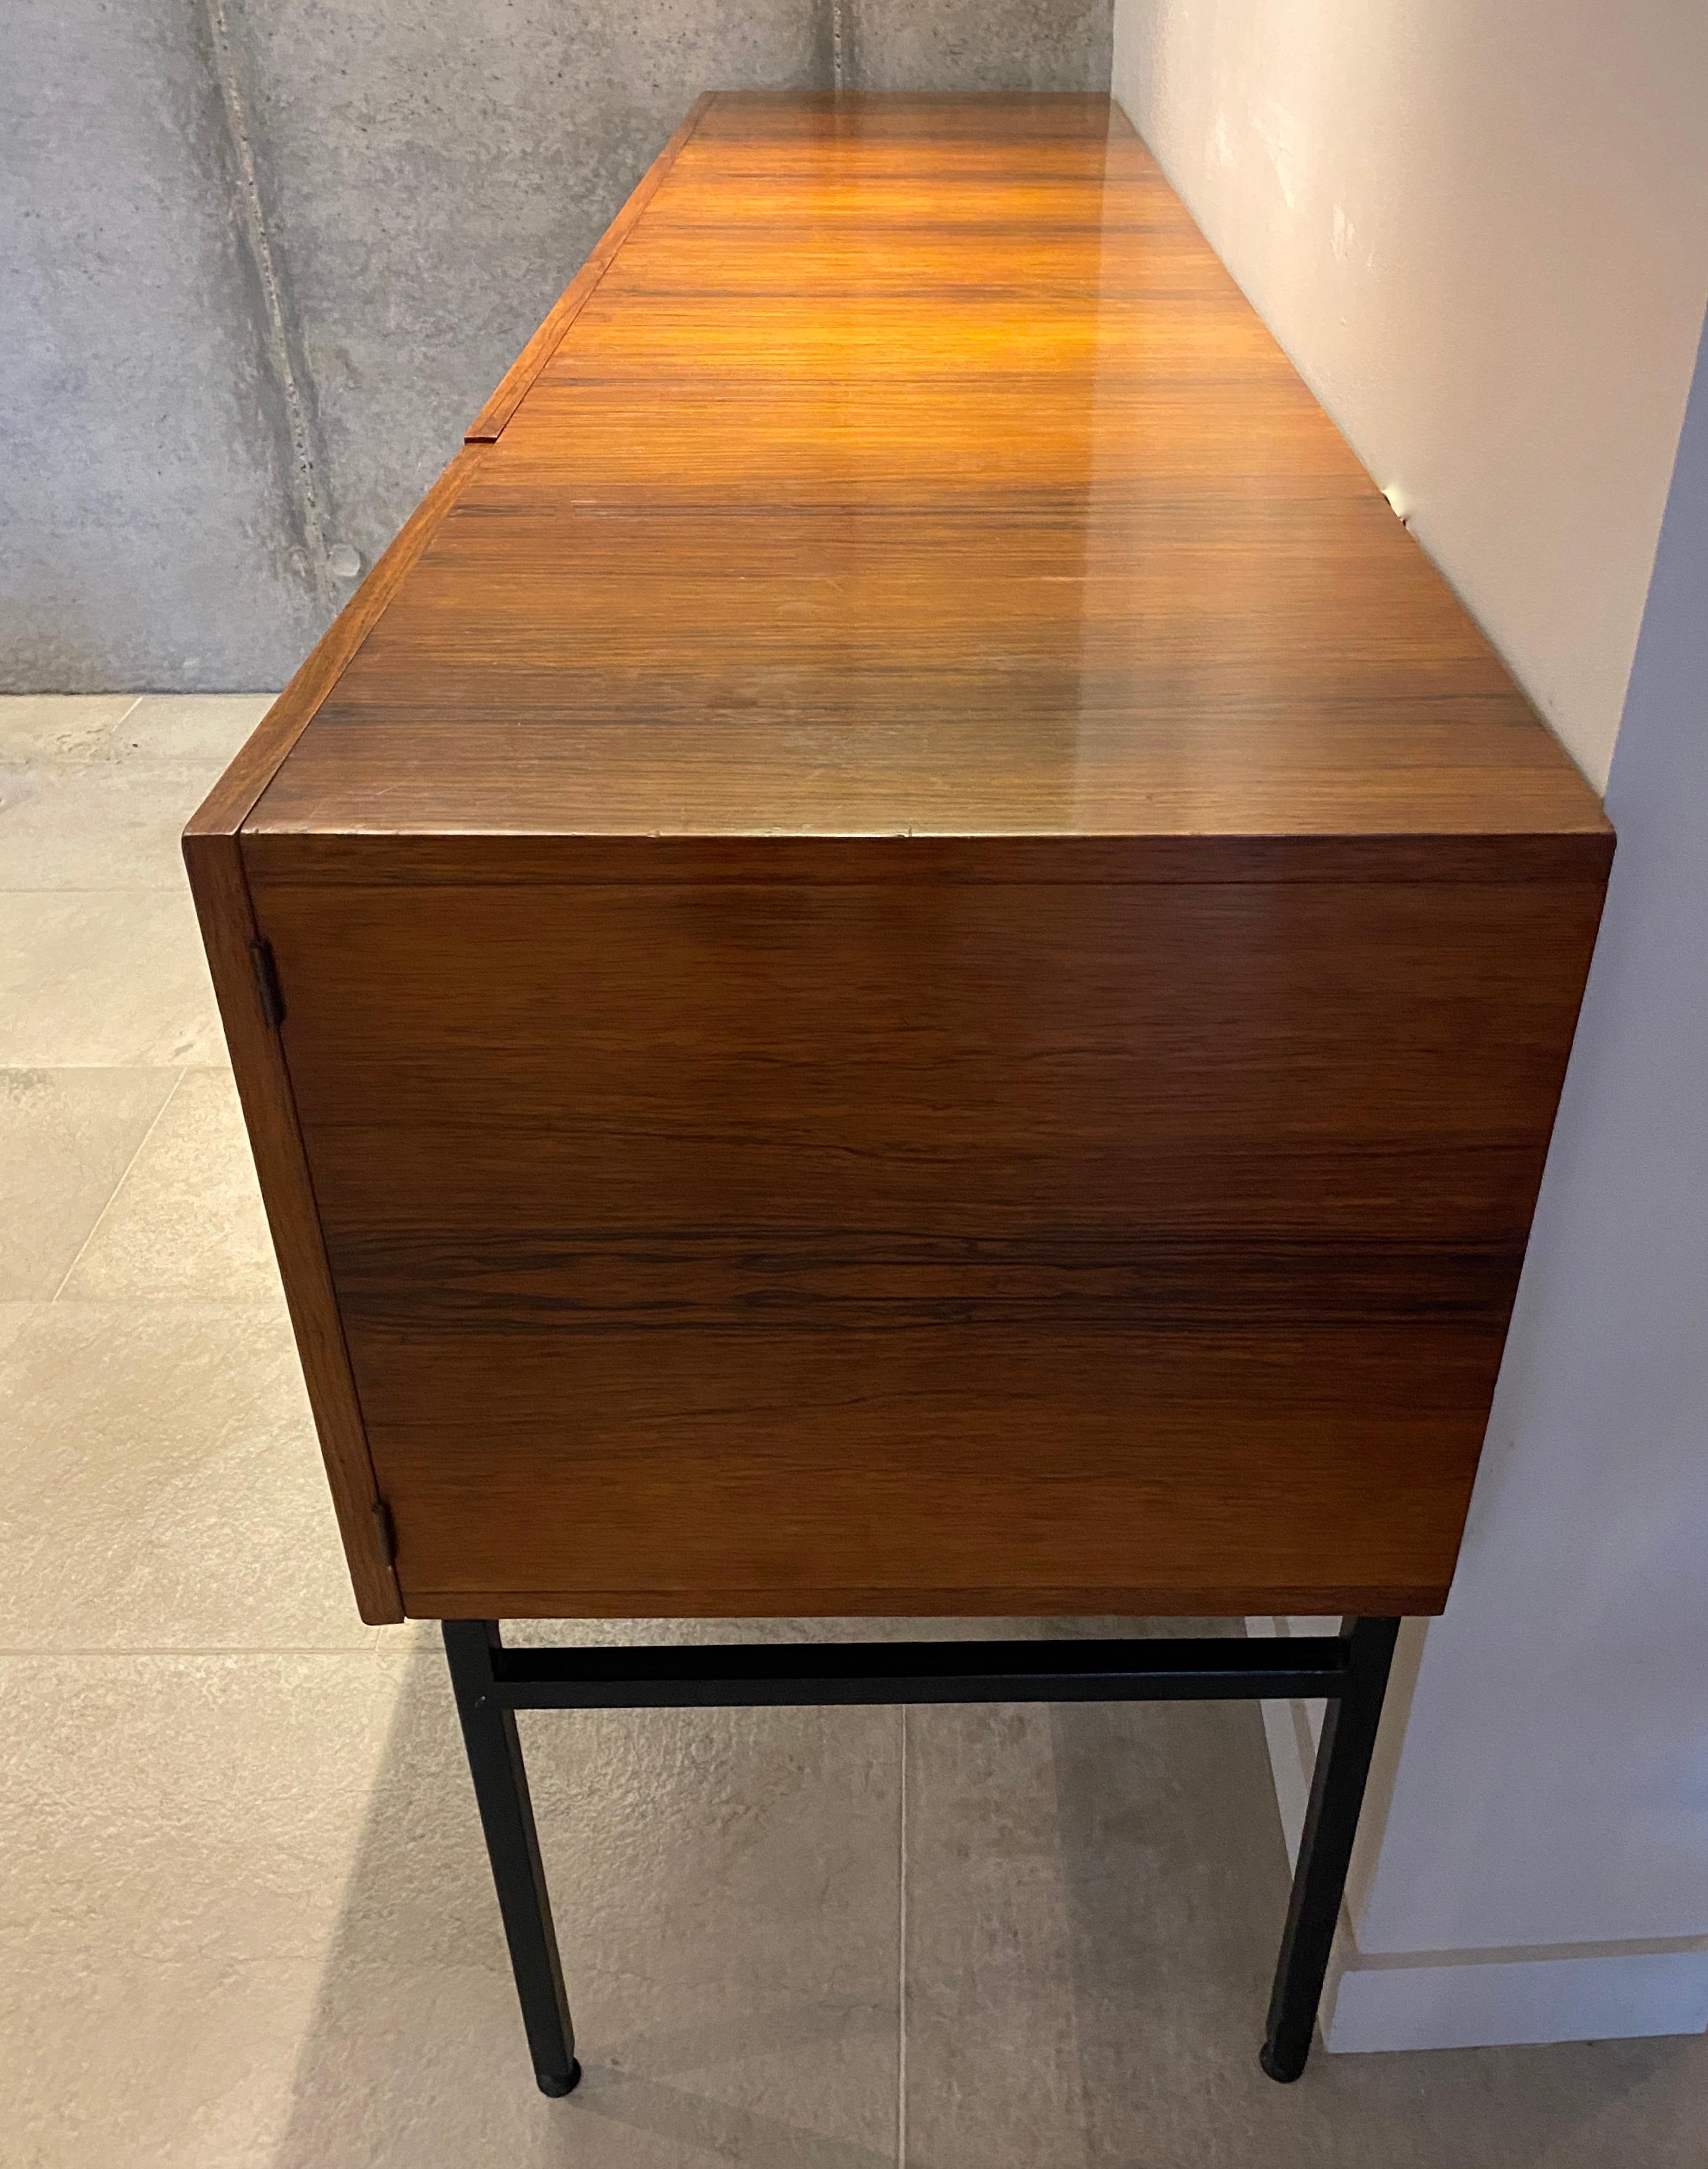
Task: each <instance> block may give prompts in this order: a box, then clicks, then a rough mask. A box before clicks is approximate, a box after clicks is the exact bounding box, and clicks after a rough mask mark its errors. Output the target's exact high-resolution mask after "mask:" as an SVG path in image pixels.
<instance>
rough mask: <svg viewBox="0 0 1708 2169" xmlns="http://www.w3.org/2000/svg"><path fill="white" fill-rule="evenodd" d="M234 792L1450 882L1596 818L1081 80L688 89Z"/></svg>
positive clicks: (1594, 849)
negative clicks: (957, 94)
mask: <svg viewBox="0 0 1708 2169" xmlns="http://www.w3.org/2000/svg"><path fill="white" fill-rule="evenodd" d="M286 747H288V749H289V750H288V751H286V752H285V757H284V759H283V760H282V764H281V763H280V761H279V753H280V751H281V749H284V748H286ZM275 770H276V773H275V772H274V771H275ZM222 790H223V791H225V793H226V799H225V802H224V805H223V807H215V808H213V809H210V810H211V811H212V813H214V814H215V816H217V815H218V814H219V813H221V812H223V813H224V814H225V815H226V818H227V819H228V822H229V825H230V826H233V827H235V826H237V825H240V824H241V825H242V827H243V829H244V833H245V834H246V836H247V838H250V839H253V842H254V845H256V846H258V853H259V855H260V856H261V858H262V859H263V860H264V858H265V855H266V851H267V845H266V842H265V839H268V838H273V837H281V838H282V837H291V838H294V839H303V838H305V837H312V836H314V835H316V834H333V835H338V836H343V837H349V836H350V835H352V834H355V835H371V836H373V837H375V838H376V839H377V838H381V837H391V838H395V839H399V844H400V846H402V845H403V844H404V839H417V842H416V846H415V848H416V850H417V851H419V850H420V848H421V839H444V838H450V839H455V838H466V839H472V838H476V837H481V836H488V837H490V836H504V837H510V838H514V839H524V838H529V839H542V845H550V844H551V839H584V840H585V845H586V849H587V851H588V853H590V854H591V858H590V859H589V861H588V863H589V864H590V865H597V864H600V863H603V862H604V859H608V858H609V856H610V855H612V854H613V853H615V855H617V857H618V858H619V859H620V860H621V861H624V862H625V863H632V861H633V854H634V851H635V850H636V847H638V846H641V845H645V846H646V848H647V849H648V850H649V851H650V852H651V853H652V855H653V856H654V859H655V861H657V863H659V864H661V865H662V863H664V861H668V858H669V857H670V855H671V854H672V852H673V850H684V849H686V850H687V851H688V852H689V856H690V859H691V861H692V863H693V864H694V865H695V866H700V867H702V868H705V867H715V866H719V865H722V866H728V867H729V868H731V869H732V870H737V869H743V868H748V867H751V866H753V864H755V863H756V862H757V859H758V858H764V857H766V856H767V855H769V857H770V858H771V859H772V860H773V861H776V858H777V854H778V851H779V850H781V851H782V854H783V856H784V857H785V858H790V857H794V858H796V859H799V858H800V856H801V853H802V851H803V850H805V848H806V847H805V846H803V845H793V846H790V845H787V844H786V843H785V840H784V839H811V840H812V843H813V847H814V849H815V850H816V851H817V855H818V858H817V862H818V863H822V864H824V865H826V866H828V865H831V864H834V863H837V862H838V859H837V855H835V854H828V855H827V854H826V853H825V852H824V850H823V845H824V842H825V839H847V840H849V841H850V842H851V841H852V839H869V840H868V841H867V842H865V843H864V844H862V845H858V846H855V850H856V852H857V853H858V852H859V851H865V852H867V853H868V854H870V851H871V850H878V849H881V850H883V851H884V852H885V853H886V854H887V855H888V856H889V858H890V859H891V861H894V860H896V858H897V854H898V852H899V851H900V850H901V846H902V844H903V843H905V844H906V845H907V846H908V847H909V862H910V863H911V862H916V861H917V863H918V864H919V865H920V866H922V867H925V866H930V867H932V868H934V869H936V870H939V871H941V870H943V869H944V868H945V867H946V866H950V863H951V861H953V860H954V858H955V855H956V854H957V853H963V854H964V853H966V852H971V853H972V854H973V855H974V856H975V857H979V858H985V859H988V858H989V857H990V855H991V854H992V852H995V853H997V854H998V856H999V858H1000V860H1001V862H1002V863H1003V865H1004V866H1014V865H1019V864H1024V862H1026V861H1027V860H1028V859H1029V858H1033V859H1035V858H1037V857H1038V856H1039V855H1040V854H1042V855H1046V856H1047V858H1048V860H1049V861H1050V866H1051V871H1052V873H1056V874H1060V873H1062V872H1063V871H1066V872H1067V873H1069V874H1070V875H1071V873H1072V870H1073V868H1074V867H1075V866H1081V867H1083V869H1084V870H1085V871H1086V872H1087V873H1088V875H1090V876H1092V877H1109V876H1110V875H1114V876H1115V877H1120V873H1121V871H1123V870H1126V871H1132V872H1134V873H1136V874H1139V875H1143V874H1145V873H1147V872H1150V871H1160V872H1162V873H1163V875H1165V876H1166V874H1167V873H1168V871H1169V870H1170V868H1171V867H1173V866H1177V865H1178V866H1182V867H1184V868H1186V869H1188V870H1190V869H1191V868H1193V867H1195V866H1198V865H1200V864H1202V865H1204V866H1207V867H1209V868H1210V869H1211V870H1212V871H1215V872H1216V874H1217V875H1218V876H1222V877H1226V876H1228V875H1232V876H1235V877H1237V875H1238V873H1239V872H1240V871H1241V870H1242V861H1244V860H1250V861H1252V864H1253V869H1255V870H1259V871H1274V869H1275V868H1277V867H1278V866H1285V865H1286V864H1288V863H1292V864H1295V865H1296V866H1299V867H1301V868H1302V869H1306V870H1309V871H1318V872H1322V871H1356V870H1357V869H1358V867H1359V865H1360V864H1362V863H1364V862H1365V861H1367V860H1368V859H1369V858H1370V855H1371V854H1372V853H1374V854H1375V855H1376V857H1377V859H1378V861H1381V862H1382V863H1384V864H1385V863H1386V862H1387V860H1388V859H1390V858H1391V857H1392V856H1393V855H1396V854H1397V855H1401V856H1403V855H1404V854H1405V853H1406V852H1407V851H1408V850H1409V851H1410V852H1412V853H1413V855H1416V854H1417V853H1418V852H1419V851H1421V850H1424V849H1425V848H1426V846H1427V848H1428V849H1429V851H1430V852H1431V853H1432V855H1433V856H1432V861H1431V862H1432V863H1433V864H1434V865H1435V866H1437V867H1438V868H1439V871H1442V872H1443V873H1445V874H1446V875H1447V876H1448V877H1452V875H1453V873H1454V872H1455V870H1456V871H1461V872H1467V873H1471V874H1473V875H1474V874H1478V873H1482V874H1487V873H1490V872H1493V871H1497V870H1499V871H1514V872H1525V871H1535V872H1538V873H1543V872H1552V871H1567V870H1587V869H1588V868H1589V867H1590V866H1597V865H1600V864H1602V863H1604V860H1605V855H1606V852H1607V850H1608V848H1609V845H1610V839H1609V836H1608V834H1607V830H1606V825H1605V823H1604V820H1603V818H1602V816H1601V813H1600V812H1599V807H1598V806H1597V803H1596V801H1595V799H1594V795H1593V794H1592V793H1591V791H1589V790H1588V787H1587V786H1585V784H1584V783H1583V781H1582V780H1581V778H1580V777H1579V776H1578V774H1577V772H1576V770H1574V769H1573V768H1572V765H1571V763H1570V761H1569V760H1568V759H1567V758H1566V756H1565V755H1564V754H1563V753H1562V751H1561V750H1560V749H1559V748H1558V746H1557V745H1556V743H1555V741H1554V740H1553V738H1551V735H1550V734H1549V733H1548V732H1547V730H1546V728H1545V727H1543V726H1542V725H1541V724H1540V722H1538V721H1537V719H1536V717H1535V714H1534V712H1533V711H1532V710H1531V708H1530V705H1529V704H1528V702H1527V701H1525V699H1524V695H1522V694H1521V693H1520V692H1519V690H1517V688H1516V687H1515V686H1514V684H1513V681H1512V679H1511V678H1510V676H1509V675H1508V673H1507V671H1506V670H1505V669H1504V668H1503V665H1502V664H1501V663H1500V662H1499V660H1498V658H1497V657H1496V656H1495V655H1494V653H1493V651H1492V650H1491V648H1490V647H1489V645H1488V643H1487V641H1486V640H1485V639H1484V638H1483V637H1482V635H1481V634H1480V633H1479V632H1478V631H1477V627H1476V626H1474V625H1473V624H1472V622H1471V619H1470V617H1469V616H1467V614H1466V611H1465V610H1464V609H1463V608H1462V607H1461V605H1460V604H1459V603H1458V602H1457V601H1456V600H1455V597H1454V596H1453V594H1451V592H1450V589H1448V587H1447V585H1446V584H1445V581H1444V580H1443V579H1442V578H1441V577H1440V575H1439V573H1437V572H1436V571H1435V570H1434V568H1433V567H1432V566H1431V564H1430V563H1429V560H1428V559H1427V558H1426V557H1425V556H1424V555H1423V552H1422V551H1421V550H1420V549H1419V547H1418V545H1417V544H1416V543H1415V542H1414V541H1413V540H1412V538H1411V537H1410V536H1409V535H1408V534H1407V532H1406V530H1405V529H1404V527H1403V526H1402V525H1401V523H1400V522H1399V521H1398V520H1397V519H1396V518H1395V517H1394V515H1393V514H1392V512H1391V510H1390V509H1389V508H1388V506H1387V504H1386V502H1385V501H1384V499H1383V498H1382V497H1381V493H1379V491H1378V490H1377V489H1376V488H1375V484H1374V483H1373V482H1371V480H1370V477H1368V476H1367V475H1366V474H1365V471H1364V469H1363V468H1362V467H1361V466H1359V462H1358V461H1357V460H1356V458H1355V457H1354V456H1353V454H1352V452H1351V451H1350V450H1349V448H1348V446H1347V445H1346V444H1345V443H1344V440H1342V438H1341V437H1340V436H1339V434H1338V433H1337V431H1336V430H1335V429H1334V427H1333V424H1331V423H1330V422H1329V420H1328V418H1327V417H1326V416H1325V415H1324V413H1322V410H1321V408H1319V407H1318V406H1317V403H1316V402H1315V400H1314V399H1313V398H1312V396H1311V394H1310V392H1308V391H1307V390H1306V387H1305V386H1304V384H1303V383H1302V382H1301V380H1300V378H1299V377H1298V376H1297V375H1296V372H1295V371H1294V370H1293V369H1292V367H1291V365H1290V364H1289V362H1288V361H1287V360H1286V358H1285V355H1284V354H1282V353H1281V351H1280V348H1279V347H1278V346H1277V345H1276V344H1275V342H1274V339H1273V338H1271V337H1270V335H1269V333H1268V331H1267V330H1266V329H1265V328H1264V325H1263V324H1262V322H1260V321H1259V320H1258V317H1257V315H1256V314H1255V312H1253V310H1252V308H1251V307H1250V306H1249V305H1248V303H1247V301H1245V300H1244V298H1243V297H1242V295H1241V294H1240V292H1239V290H1238V288H1237V286H1236V285H1234V283H1233V281H1232V279H1231V278H1230V277H1229V275H1228V274H1227V273H1226V270H1225V269H1223V268H1222V266H1221V263H1220V262H1219V261H1218V259H1217V258H1216V256H1215V255H1214V254H1213V253H1212V252H1211V251H1210V248H1209V247H1208V246H1207V245H1206V243H1205V241H1204V239H1203V237H1201V236H1200V233H1199V232H1198V231H1197V229H1196V227H1195V226H1194V224H1193V222H1192V221H1191V219H1190V218H1189V216H1188V215H1187V213H1186V211H1184V208H1183V207H1182V205H1180V203H1179V200H1178V199H1177V198H1176V197H1175V196H1174V195H1173V193H1172V191H1171V190H1170V189H1169V188H1168V184H1167V183H1166V182H1165V180H1164V179H1163V176H1162V174H1161V173H1160V171H1159V170H1158V168H1157V164H1156V163H1155V161H1154V160H1153V159H1152V157H1150V155H1149V154H1148V152H1147V151H1146V150H1145V148H1144V147H1143V145H1142V144H1141V142H1140V141H1139V140H1138V138H1137V137H1136V136H1135V134H1134V133H1133V131H1132V130H1131V126H1130V125H1129V124H1128V123H1127V121H1126V120H1125V117H1124V116H1123V115H1122V114H1121V113H1120V110H1119V109H1118V108H1116V107H1115V106H1113V105H1112V104H1110V103H1109V101H1108V100H1106V99H1101V98H1089V97H1077V96H1052V97H1044V96H1037V97H1031V96H1027V97H1013V98H1008V97H1000V98H979V99H935V98H919V99H895V98H886V99H871V100H865V99H857V98H855V99H849V98H841V99H827V98H813V97H796V96H789V97H764V96H748V95H732V94H723V93H720V94H717V95H715V96H711V97H709V98H707V99H703V100H701V102H700V104H699V105H698V106H697V107H696V109H695V110H694V113H693V114H692V115H690V116H689V120H688V121H687V122H686V123H685V124H684V127H683V128H682V129H681V130H680V131H678V135H677V136H676V138H675V139H674V140H673V142H672V143H671V145H670V146H669V147H668V148H667V150H666V152H664V154H663V155H662V157H661V158H660V159H659V161H658V163H657V165H655V167H654V168H652V172H651V173H649V174H648V175H647V176H646V180H645V181H644V182H643V183H642V184H641V189H639V190H638V191H637V193H636V198H635V199H634V200H632V201H631V204H630V205H629V206H628V207H627V208H626V210H625V212H624V214H623V215H622V216H621V217H620V219H619V221H617V224H616V226H614V228H613V229H612V232H611V233H610V234H609V235H608V236H607V237H606V239H605V240H604V242H602V243H601V244H600V247H599V249H598V250H597V251H596V252H595V253H594V256H593V258H592V259H591V261H590V263H589V264H588V267H587V269H586V270H585V271H584V272H583V274H581V276H580V277H578V278H577V280H576V282H575V284H574V285H573V286H572V288H571V289H570V290H569V292H568V293H567V294H566V296H564V298H563V300H562V301H561V302H560V303H559V305H558V306H557V308H556V310H555V311H554V312H553V314H552V317H551V318H550V319H548V322H547V323H546V325H545V326H543V327H542V328H541V333H540V335H539V336H538V337H537V338H536V339H535V341H534V342H532V343H531V344H530V346H529V349H527V351H526V352H525V353H524V355H523V356H522V358H521V359H520V360H519V362H518V364H517V365H516V367H515V369H514V370H512V372H511V373H510V376H508V377H507V378H506V380H505V381H504V384H503V386H501V387H500V389H499V391H498V393H497V394H495V396H494V398H493V400H492V402H490V403H489V406H488V408H487V410H486V413H484V414H483V415H482V418H480V420H479V422H478V423H477V424H476V427H475V429H474V430H473V431H472V432H471V444H470V445H469V447H468V448H467V449H466V450H465V452H464V453H463V454H462V455H461V456H460V457H459V459H458V460H457V461H455V462H454V463H453V465H452V466H451V468H450V470H449V471H448V472H447V474H446V476H445V477H444V479H443V480H442V482H441V483H440V484H439V487H438V488H436V489H435V491H434V493H433V495H432V496H431V497H430V498H429V499H428V502H427V504H425V505H424V506H423V509H422V511H421V512H420V513H419V514H418V515H417V516H416V518H415V520H412V522H411V523H410V525H409V527H408V528H407V529H406V530H405V531H404V534H403V535H402V536H401V537H400V538H399V541H398V543H397V544H396V545H394V547H393V550H392V552H391V553H390V555H389V557H388V558H387V559H386V561H384V562H382V564H381V566H380V568H379V570H378V572H377V573H376V574H375V576H374V577H373V578H370V581H369V583H368V584H367V586H366V588H365V589H364V591H363V594H362V595H361V596H360V597H359V599H358V601H357V604H356V605H355V606H354V608H353V609H352V610H350V611H348V612H346V614H345V616H344V618H343V619H342V620H341V621H340V623H339V626H338V627H337V628H335V629H334V632H333V635H331V636H329V640H328V643H327V646H326V648H325V651H324V653H322V655H321V656H320V657H319V658H317V660H316V661H314V662H311V664H310V665H309V666H308V667H307V668H306V670H305V673H304V674H303V676H302V678H301V680H299V682H298V684H297V685H295V686H294V687H293V688H292V690H291V692H290V695H287V697H286V699H285V701H282V702H281V703H280V704H279V709H278V710H276V711H275V714H274V720H273V722H272V724H271V725H270V727H269V730H268V731H267V732H264V733H263V734H262V737H261V738H260V739H258V741H257V742H256V744H255V745H254V746H253V748H252V749H251V751H250V754H248V755H247V757H246V759H245V761H243V762H240V763H239V764H238V766H237V769H236V770H234V771H233V775H232V776H231V778H228V780H227V782H226V785H225V786H222ZM257 793H258V797H257V796H256V794H257ZM246 796H247V798H248V799H250V800H251V801H252V802H253V807H252V809H251V808H249V807H246V806H245V804H244V800H245V797H246ZM246 812H247V819H245V818H244V816H245V813H246ZM232 817H235V818H232ZM216 825H217V823H216ZM880 839H891V840H890V841H888V842H887V843H881V842H880ZM933 839H935V840H933ZM1022 839H1032V840H1030V841H1024V840H1022ZM449 848H451V849H453V850H455V845H452V846H450V847H449ZM556 849H558V850H560V851H561V849H562V846H561V842H560V843H559V844H557V845H556ZM602 855H603V856H602ZM803 862H804V861H803Z"/></svg>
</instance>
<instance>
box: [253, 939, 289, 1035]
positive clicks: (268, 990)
mask: <svg viewBox="0 0 1708 2169" xmlns="http://www.w3.org/2000/svg"><path fill="white" fill-rule="evenodd" d="M249 962H250V963H251V964H252V965H253V967H254V969H255V991H256V993H257V994H258V995H259V996H260V998H261V1015H262V1018H263V1021H264V1022H265V1024H266V1026H267V1029H268V1031H278V1029H279V1026H280V1025H282V1024H283V1023H284V1021H285V993H284V989H282V988H281V987H280V986H279V966H278V964H277V963H276V962H275V961H274V955H273V944H272V943H271V942H270V941H252V942H251V943H250V944H249Z"/></svg>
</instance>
